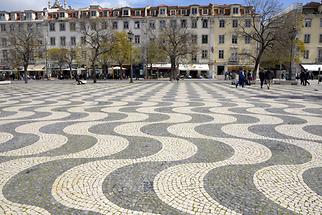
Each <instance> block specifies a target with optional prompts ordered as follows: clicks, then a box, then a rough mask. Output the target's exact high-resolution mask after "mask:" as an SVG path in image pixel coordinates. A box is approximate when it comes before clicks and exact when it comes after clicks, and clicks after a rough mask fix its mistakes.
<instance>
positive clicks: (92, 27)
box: [91, 22, 96, 31]
mask: <svg viewBox="0 0 322 215" xmlns="http://www.w3.org/2000/svg"><path fill="white" fill-rule="evenodd" d="M91 30H93V31H94V30H96V23H95V22H94V23H91Z"/></svg>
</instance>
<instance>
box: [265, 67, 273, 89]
mask: <svg viewBox="0 0 322 215" xmlns="http://www.w3.org/2000/svg"><path fill="white" fill-rule="evenodd" d="M265 79H266V85H267V89H268V90H269V88H270V87H271V83H272V79H273V75H272V72H271V71H270V70H267V71H266V72H265Z"/></svg>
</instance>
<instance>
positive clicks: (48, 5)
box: [48, 0, 51, 9]
mask: <svg viewBox="0 0 322 215" xmlns="http://www.w3.org/2000/svg"><path fill="white" fill-rule="evenodd" d="M50 7H51V5H50V0H49V1H48V9H50Z"/></svg>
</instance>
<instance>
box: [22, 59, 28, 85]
mask: <svg viewBox="0 0 322 215" xmlns="http://www.w3.org/2000/svg"><path fill="white" fill-rule="evenodd" d="M23 70H24V80H25V84H27V83H28V78H27V73H28V64H25V65H24V66H23Z"/></svg>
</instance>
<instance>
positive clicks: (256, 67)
mask: <svg viewBox="0 0 322 215" xmlns="http://www.w3.org/2000/svg"><path fill="white" fill-rule="evenodd" d="M263 53H264V50H262V49H261V50H260V51H259V53H258V55H257V58H256V61H255V67H254V70H253V77H254V78H255V79H256V78H257V77H256V75H257V69H258V66H259V64H260V62H261V59H262V55H263Z"/></svg>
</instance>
